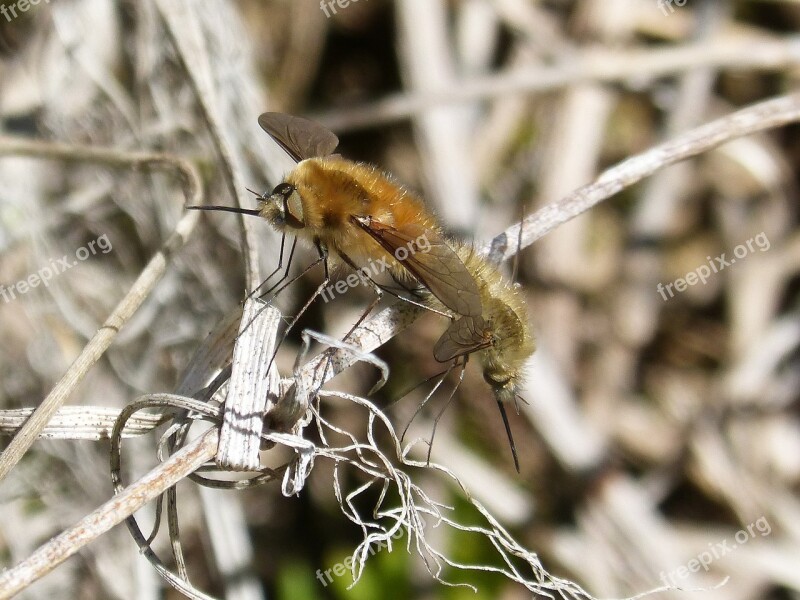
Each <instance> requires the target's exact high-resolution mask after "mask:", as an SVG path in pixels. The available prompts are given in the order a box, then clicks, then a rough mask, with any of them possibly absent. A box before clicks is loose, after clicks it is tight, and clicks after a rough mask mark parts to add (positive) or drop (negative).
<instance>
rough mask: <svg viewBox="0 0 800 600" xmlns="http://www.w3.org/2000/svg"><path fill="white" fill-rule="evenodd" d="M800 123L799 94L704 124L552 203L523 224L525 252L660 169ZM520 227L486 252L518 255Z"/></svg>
mask: <svg viewBox="0 0 800 600" xmlns="http://www.w3.org/2000/svg"><path fill="white" fill-rule="evenodd" d="M795 121H800V93H797V94H788V95H786V96H778V97H777V98H773V99H771V100H765V101H764V102H759V103H757V104H753V105H751V106H748V107H747V108H743V109H741V110H739V111H737V112H735V113H732V114H730V115H727V116H725V117H721V118H719V119H716V120H715V121H711V122H710V123H707V124H705V125H701V126H700V127H697V128H695V129H692V130H690V131H687V132H686V133H684V134H681V135H678V136H676V137H675V138H674V139H672V140H670V141H668V142H665V143H663V144H660V145H658V146H655V147H654V148H651V149H650V150H647V151H646V152H643V153H641V154H638V155H636V156H633V157H631V158H629V159H627V160H624V161H622V162H620V163H617V164H616V165H614V166H613V167H611V168H609V169H606V170H605V171H603V172H602V173H601V174H600V175H599V176H598V177H597V179H595V180H594V181H593V182H592V183H590V184H588V185H585V186H583V187H581V188H578V189H577V190H575V191H574V192H572V193H570V194H568V195H567V196H565V197H564V198H562V199H561V200H558V201H557V202H553V203H552V204H548V205H547V206H545V207H543V208H541V209H540V210H538V211H536V212H535V213H533V214H532V215H530V216H528V217H526V218H525V220H524V221H523V222H522V226H523V231H522V243H521V245H520V247H521V248H527V247H528V246H530V245H531V244H532V243H533V242H535V241H536V240H538V239H539V238H541V237H542V236H544V235H545V234H547V233H549V232H550V231H552V230H553V229H555V228H556V227H558V226H559V225H561V224H562V223H566V222H567V221H569V220H570V219H572V218H574V217H576V216H578V215H579V214H581V213H583V212H585V211H587V210H589V209H590V208H592V207H593V206H595V205H596V204H599V203H600V202H602V201H603V200H606V199H608V198H609V197H611V196H613V195H614V194H616V193H617V192H619V191H621V190H623V189H625V188H627V187H630V186H632V185H633V184H635V183H637V182H639V181H641V180H643V179H644V178H646V177H649V176H650V175H652V174H653V173H655V172H656V171H658V170H659V169H663V168H664V167H666V166H669V165H672V164H675V163H677V162H680V161H682V160H686V159H687V158H691V157H693V156H697V155H699V154H703V153H704V152H708V151H709V150H712V149H713V148H716V147H717V146H719V145H721V144H724V143H725V142H728V141H730V140H733V139H736V138H740V137H744V136H747V135H752V134H753V133H757V132H759V131H764V130H767V129H773V128H776V127H781V126H783V125H786V124H787V123H793V122H795ZM519 227H520V225H519V224H516V225H512V226H511V227H509V228H508V229H506V230H505V231H504V232H503V233H501V234H500V235H498V236H496V237H495V238H494V239H493V240H492V241H491V242H490V243H489V244H487V245H485V246H484V247H483V248H482V251H483V253H484V254H485V253H487V252H488V251H489V250H490V249H491V248H498V249H502V252H503V253H502V258H503V260H505V259H507V258H510V257H511V256H513V255H514V254H515V253H516V248H517V236H518V235H519Z"/></svg>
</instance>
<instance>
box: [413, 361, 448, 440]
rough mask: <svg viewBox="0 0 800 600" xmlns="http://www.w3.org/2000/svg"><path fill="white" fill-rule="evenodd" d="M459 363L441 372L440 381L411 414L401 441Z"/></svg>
mask: <svg viewBox="0 0 800 600" xmlns="http://www.w3.org/2000/svg"><path fill="white" fill-rule="evenodd" d="M457 364H458V363H457V362H456V363H453V364H452V365H451V366H450V367H448V368H447V370H445V372H444V373H441V378H440V379H439V381H437V382H436V385H434V386H433V388H432V389H431V391H430V392H428V395H427V396H425V399H424V400H423V401H422V402H420V404H419V406H418V407H417V410H415V411H414V414H413V415H411V418H410V419H409V420H408V423H407V424H406V426H405V428H404V429H403V433H402V434H400V441H401V442H402V441H403V439H404V438H405V437H406V433H408V428H409V427H411V423H413V422H414V419H416V418H417V415H418V414H419V413H420V412H422V409H423V408H425V405H426V404H427V403H428V402H429V401H430V399H431V398H433V395H434V394H435V393H436V390H438V389H439V388H440V387H441V385H442V383H444V380H445V379H446V378H447V376H448V375H449V374H450V371H452V370H453V369H454V368H455V366H456V365H457Z"/></svg>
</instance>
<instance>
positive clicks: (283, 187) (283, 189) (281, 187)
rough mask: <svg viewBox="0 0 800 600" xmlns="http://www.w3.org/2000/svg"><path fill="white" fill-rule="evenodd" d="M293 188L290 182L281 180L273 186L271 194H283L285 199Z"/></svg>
mask: <svg viewBox="0 0 800 600" xmlns="http://www.w3.org/2000/svg"><path fill="white" fill-rule="evenodd" d="M294 190H295V187H294V186H293V185H292V184H291V183H286V182H283V183H279V184H278V185H276V186H275V189H274V190H272V195H273V196H274V195H276V194H277V195H279V196H283V198H284V199H287V198H288V197H289V196H291V195H292V193H293V192H294Z"/></svg>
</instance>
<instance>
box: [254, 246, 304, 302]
mask: <svg viewBox="0 0 800 600" xmlns="http://www.w3.org/2000/svg"><path fill="white" fill-rule="evenodd" d="M296 248H297V237H295V238H294V241H293V242H292V248H291V250H289V260H288V261H286V269H284V271H283V275H282V276H281V278H280V279H279V280H278V281H277V282H276V283H275V285H273V286H272V287H271V288H269V289H268V290H267V291H265V292H264V293H263V294H262V295H261V296H262V297H263V296H268V295H269V294H270V293H271V292H272V291H273V290H274V289H275V288H277V287H278V286H279V285H280V284H281V283H283V282H284V281H286V279H287V278H288V277H289V269H290V268H291V266H292V259H293V258H294V251H295V249H296ZM270 277H272V276H271V275H270ZM284 289H285V286H284V287H283V288H281V289H280V290H279V291H278V292H280V291H283V290H284ZM278 292H275V294H274V295H273V297H274V296H277V295H278Z"/></svg>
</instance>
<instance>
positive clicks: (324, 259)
mask: <svg viewBox="0 0 800 600" xmlns="http://www.w3.org/2000/svg"><path fill="white" fill-rule="evenodd" d="M315 244H316V247H317V252H319V258H318V259H317V260H316V261H314V264H318V263H320V262H321V263H322V266H323V268H324V269H325V277H324V278H323V280H322V283H320V284H319V287H317V289H316V290H314V293H313V294H311V297H310V298H309V299H308V300H306V303H305V304H304V305H303V308H301V309H300V312H298V313H297V314H296V315H295V316H294V317H293V318H292V320H291V321H290V322H289V324H288V325H287V327H286V329H285V330H284V331H283V335H281V339H280V340H278V343H277V344H276V345H275V353H274V354H273V355H272V358H271V359H270V361H269V365H268V367H267V370H269V369H271V368H272V363H273V362H274V361H275V357H276V356H277V355H278V350H280V347H281V344H283V342H285V341H286V338H287V337H288V336H289V332H290V331H291V330H292V328H293V327H294V326H295V325H297V322H298V321H299V320H300V318H301V317H302V316H303V314H305V312H306V311H307V310H308V308H309V307H310V306H311V304H312V302H314V300H316V299H317V296H319V295H320V294H322V292H324V291H325V288H326V287H327V286H328V284H329V283H330V281H331V276H330V273H329V272H328V249H327V248H325V246H323V245H322V244H321V243H320V242H319V241H316V242H315ZM307 270H308V269H306V271H307ZM304 272H305V271H304ZM295 279H296V278H295ZM292 281H294V279H293V280H292ZM287 285H288V284H287ZM276 293H277V292H276Z"/></svg>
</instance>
